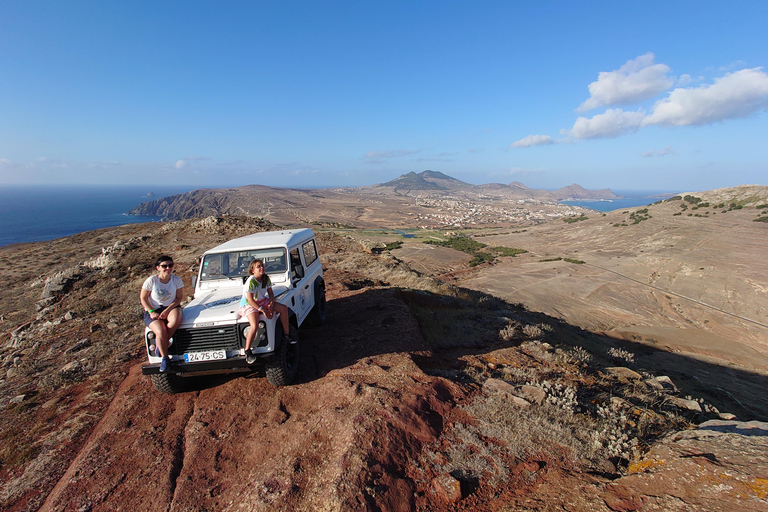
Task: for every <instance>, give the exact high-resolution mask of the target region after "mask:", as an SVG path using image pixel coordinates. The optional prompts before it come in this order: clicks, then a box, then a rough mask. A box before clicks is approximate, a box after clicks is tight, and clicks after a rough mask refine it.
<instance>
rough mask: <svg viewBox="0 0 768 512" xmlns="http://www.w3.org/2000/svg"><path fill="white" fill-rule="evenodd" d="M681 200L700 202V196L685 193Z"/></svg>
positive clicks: (691, 202)
mask: <svg viewBox="0 0 768 512" xmlns="http://www.w3.org/2000/svg"><path fill="white" fill-rule="evenodd" d="M683 201H685V202H686V203H690V204H697V203H700V202H701V198H700V197H696V196H691V195H686V196H684V197H683Z"/></svg>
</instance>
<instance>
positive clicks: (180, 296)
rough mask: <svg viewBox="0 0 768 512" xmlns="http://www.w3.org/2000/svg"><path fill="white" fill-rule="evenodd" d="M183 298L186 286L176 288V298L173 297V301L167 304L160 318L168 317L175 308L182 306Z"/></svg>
mask: <svg viewBox="0 0 768 512" xmlns="http://www.w3.org/2000/svg"><path fill="white" fill-rule="evenodd" d="M182 300H184V288H176V298H175V299H173V302H171V303H170V304H168V306H166V308H165V309H164V310H163V312H162V313H160V319H161V320H165V319H167V318H168V314H169V313H170V312H171V311H172V310H173V308H175V307H177V306H180V305H181V301H182Z"/></svg>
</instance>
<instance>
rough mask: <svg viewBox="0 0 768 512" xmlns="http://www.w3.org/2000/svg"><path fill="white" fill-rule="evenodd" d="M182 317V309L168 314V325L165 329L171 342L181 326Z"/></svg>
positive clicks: (175, 309)
mask: <svg viewBox="0 0 768 512" xmlns="http://www.w3.org/2000/svg"><path fill="white" fill-rule="evenodd" d="M181 316H182V312H181V308H173V309H172V310H171V312H170V313H168V320H167V322H168V325H166V327H165V329H166V333H167V334H168V339H169V340H170V339H171V338H173V335H174V334H175V333H176V329H178V328H179V325H181Z"/></svg>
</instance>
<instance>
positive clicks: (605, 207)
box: [560, 190, 677, 212]
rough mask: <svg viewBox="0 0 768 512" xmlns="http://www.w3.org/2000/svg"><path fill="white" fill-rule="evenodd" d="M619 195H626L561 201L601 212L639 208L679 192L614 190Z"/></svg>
mask: <svg viewBox="0 0 768 512" xmlns="http://www.w3.org/2000/svg"><path fill="white" fill-rule="evenodd" d="M613 192H614V194H616V195H617V196H624V197H623V198H622V199H610V200H603V201H560V202H561V203H563V204H570V205H572V206H581V207H584V208H590V209H592V210H597V211H599V212H610V211H613V210H620V209H623V208H638V207H640V206H647V205H649V204H651V203H655V202H656V201H659V200H661V199H667V198H668V197H672V196H674V195H675V194H676V193H677V192H667V191H659V190H614V191H613Z"/></svg>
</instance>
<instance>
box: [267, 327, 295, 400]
mask: <svg viewBox="0 0 768 512" xmlns="http://www.w3.org/2000/svg"><path fill="white" fill-rule="evenodd" d="M291 336H292V337H293V339H295V340H297V341H296V343H294V344H292V345H289V344H288V343H286V342H285V340H284V339H283V327H282V326H281V325H276V326H275V338H276V339H275V347H276V348H275V355H274V356H273V357H272V360H271V361H270V362H268V363H266V364H265V365H264V373H266V374H267V381H268V382H269V383H270V384H272V385H273V386H276V387H280V386H289V385H291V383H292V382H293V379H295V378H296V373H297V372H298V370H299V342H298V339H299V331H298V329H296V327H295V326H293V325H291Z"/></svg>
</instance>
